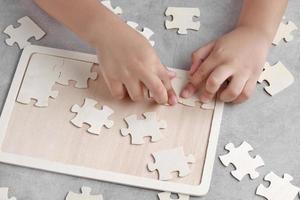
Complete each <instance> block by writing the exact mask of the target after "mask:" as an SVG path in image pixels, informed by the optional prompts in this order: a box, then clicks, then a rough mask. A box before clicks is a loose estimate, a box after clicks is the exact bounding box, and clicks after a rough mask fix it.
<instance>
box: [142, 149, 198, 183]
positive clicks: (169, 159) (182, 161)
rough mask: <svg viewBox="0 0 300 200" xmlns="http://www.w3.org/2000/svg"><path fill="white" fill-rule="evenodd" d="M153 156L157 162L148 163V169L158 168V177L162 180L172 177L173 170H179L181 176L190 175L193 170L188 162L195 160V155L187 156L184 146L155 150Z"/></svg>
mask: <svg viewBox="0 0 300 200" xmlns="http://www.w3.org/2000/svg"><path fill="white" fill-rule="evenodd" d="M152 156H153V158H154V160H155V162H154V163H148V170H149V171H151V172H152V171H155V170H157V171H158V177H159V178H158V179H159V180H162V181H167V180H170V179H172V173H173V172H178V175H179V177H185V176H187V175H189V174H190V172H191V170H190V167H189V165H188V164H189V163H194V162H195V157H194V156H193V155H192V154H190V155H188V156H186V155H185V154H184V151H183V148H182V147H178V148H174V149H169V150H163V151H159V152H155V153H152Z"/></svg>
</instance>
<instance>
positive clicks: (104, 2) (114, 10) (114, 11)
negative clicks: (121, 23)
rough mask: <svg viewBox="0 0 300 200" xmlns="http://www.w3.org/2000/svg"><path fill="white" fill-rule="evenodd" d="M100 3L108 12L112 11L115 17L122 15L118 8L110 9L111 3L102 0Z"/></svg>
mask: <svg viewBox="0 0 300 200" xmlns="http://www.w3.org/2000/svg"><path fill="white" fill-rule="evenodd" d="M100 2H101V3H102V4H103V5H104V6H105V7H106V8H108V9H109V10H110V11H112V12H113V13H115V14H116V15H121V14H122V13H123V10H122V8H120V7H119V6H118V7H115V8H114V7H112V5H111V2H110V1H109V0H104V1H101V0H100Z"/></svg>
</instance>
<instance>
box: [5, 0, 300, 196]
mask: <svg viewBox="0 0 300 200" xmlns="http://www.w3.org/2000/svg"><path fill="white" fill-rule="evenodd" d="M113 3H114V5H120V6H121V7H122V8H123V10H124V14H123V18H124V19H127V20H132V21H136V22H138V23H139V24H141V25H142V26H147V27H150V28H151V29H152V30H153V31H154V32H155V36H154V40H155V41H156V46H155V48H156V49H157V51H158V53H159V55H160V57H161V59H162V61H163V63H164V64H166V65H168V66H176V67H181V68H185V67H186V66H188V65H189V64H190V54H191V52H193V51H194V50H195V49H197V48H198V47H200V46H201V45H203V44H205V43H206V42H208V41H210V40H211V39H214V38H216V37H218V36H220V35H222V34H224V33H226V32H228V31H229V30H231V29H232V28H233V25H234V23H235V21H236V19H237V17H238V15H239V11H240V7H241V4H242V0H222V1H220V0H202V1H200V0H188V1H180V0H164V1H162V0H149V1H136V0H126V1H125V0H113ZM183 5H185V6H197V7H200V8H201V23H202V26H201V29H200V31H198V32H190V33H189V34H188V35H186V36H178V35H177V34H176V33H175V31H167V30H165V29H164V26H163V23H164V19H165V17H164V15H163V13H164V10H165V9H166V8H167V7H168V6H183ZM299 9H300V1H299V0H290V1H289V6H288V9H287V12H286V15H285V16H286V17H287V19H290V20H292V21H294V22H295V23H296V24H297V26H298V27H300V12H299ZM24 15H28V16H30V17H31V18H32V19H34V20H35V21H36V22H37V23H38V24H39V25H40V26H41V27H42V28H43V29H44V30H45V31H46V32H47V36H46V37H45V38H44V39H42V40H41V41H38V42H33V43H34V44H39V45H45V46H50V47H56V48H62V49H69V50H76V51H83V52H88V53H93V50H92V49H91V48H90V47H89V46H88V45H87V44H85V43H83V42H82V41H80V40H79V39H78V38H77V37H76V36H75V35H74V34H73V33H71V32H70V31H69V30H67V29H66V28H65V27H64V26H62V25H60V24H59V23H58V22H56V21H55V20H53V19H52V18H50V17H49V16H47V14H45V13H44V12H43V11H41V10H40V9H39V8H38V7H37V6H35V5H34V4H33V2H32V1H31V0H23V1H20V0H0V31H2V30H3V29H4V28H5V27H6V26H7V25H9V24H14V23H15V22H16V20H17V19H19V18H20V17H23V16H24ZM295 36H296V37H295V39H294V41H293V42H290V43H288V44H283V43H281V44H280V45H279V46H278V47H272V49H271V51H270V56H269V59H268V60H269V61H270V62H271V63H275V62H277V61H279V60H280V61H282V62H283V63H284V64H285V65H286V66H287V67H288V69H289V70H290V71H291V72H292V73H293V74H294V76H295V78H296V81H295V83H294V84H293V85H292V86H291V87H289V88H288V89H286V90H285V91H283V92H281V93H280V94H278V95H276V96H274V97H272V98H271V97H269V96H268V95H266V94H265V92H264V91H263V89H262V86H258V88H257V92H256V94H255V95H254V96H253V97H252V99H251V100H249V101H248V102H246V103H244V104H242V105H235V106H231V105H227V106H226V107H225V112H224V116H223V122H222V127H221V137H220V141H219V145H218V154H223V153H224V152H225V151H224V150H223V147H224V145H225V144H227V143H228V142H230V141H232V142H234V143H236V144H239V143H241V142H242V141H244V140H246V141H248V142H249V143H250V144H251V145H252V146H253V147H254V148H255V151H254V152H253V153H254V154H255V153H259V154H260V155H261V156H262V157H263V159H264V160H265V163H266V166H265V167H264V168H262V169H259V172H260V173H261V175H265V174H266V173H268V172H270V171H274V172H275V173H277V174H280V175H281V174H283V173H290V174H291V175H292V176H294V183H295V184H296V185H298V186H300V171H299V170H300V153H299V152H300V84H299V81H300V73H299V72H300V69H299V67H300V45H299V44H300V32H297V33H296V34H295ZM5 37H6V36H5V35H4V34H0V56H1V57H0V108H2V106H3V103H4V101H5V98H6V94H7V92H8V89H9V86H10V83H11V80H12V77H13V75H14V72H15V68H16V66H17V62H18V59H19V56H20V53H21V51H20V50H18V49H17V48H16V47H8V46H6V45H5V44H4V39H5ZM231 169H232V167H228V168H224V167H222V165H221V164H220V162H219V161H218V160H217V161H216V163H215V168H214V173H213V178H212V184H211V190H210V192H209V194H208V195H207V196H205V197H203V198H202V199H205V200H216V199H232V200H237V199H261V198H260V197H257V196H255V195H254V191H255V188H256V187H257V186H258V185H259V183H261V182H262V177H263V176H260V177H259V178H258V179H257V180H254V181H251V180H249V179H248V178H245V179H244V180H243V181H242V182H237V181H236V180H235V179H233V178H232V177H231V176H230V175H229V171H230V170H231ZM82 185H87V186H90V187H92V188H93V191H94V192H96V193H97V192H100V193H102V194H103V195H104V198H105V200H110V199H111V200H113V199H114V200H121V199H122V200H132V199H149V200H150V199H151V200H154V199H157V197H156V194H157V192H155V191H150V190H143V189H138V188H132V187H126V186H121V185H116V184H110V183H104V182H100V181H92V180H87V179H81V178H76V177H71V176H64V175H58V174H54V173H47V172H42V171H38V170H31V169H26V168H22V167H14V166H10V165H5V164H0V187H1V186H8V187H10V194H13V195H14V196H16V197H17V198H18V199H20V200H40V199H43V200H62V199H64V197H65V195H66V193H67V192H68V191H70V190H73V191H75V192H76V191H79V188H80V187H81V186H82ZM195 199H196V198H195Z"/></svg>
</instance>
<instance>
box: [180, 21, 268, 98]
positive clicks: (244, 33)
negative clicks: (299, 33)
mask: <svg viewBox="0 0 300 200" xmlns="http://www.w3.org/2000/svg"><path fill="white" fill-rule="evenodd" d="M270 44H271V41H269V39H268V37H266V36H265V34H264V33H263V32H262V31H260V30H257V29H254V28H251V27H247V26H240V27H237V28H236V29H235V30H233V31H232V32H230V33H228V34H226V35H224V36H223V37H221V38H219V39H217V40H215V41H212V42H210V43H209V44H207V45H205V46H204V47H202V48H200V49H198V50H197V51H195V52H194V53H193V55H192V66H191V69H190V75H191V79H190V82H189V83H188V84H187V85H186V87H185V88H184V89H183V91H182V92H181V96H182V97H184V98H188V97H190V96H191V95H193V94H194V93H195V92H196V91H197V89H199V87H200V85H202V84H204V85H203V86H204V88H205V89H204V92H203V93H202V94H201V96H200V101H202V102H203V103H207V102H209V101H211V100H212V99H213V98H214V96H215V95H216V93H217V92H218V91H219V90H222V91H221V93H220V100H221V101H224V102H234V103H241V102H243V101H245V100H247V99H248V98H249V97H250V96H251V94H252V93H253V91H254V90H255V87H256V83H257V80H258V78H259V75H260V73H261V72H262V68H263V66H264V63H265V60H266V56H267V53H268V49H269V46H270ZM227 80H228V81H229V84H228V85H225V83H226V82H227ZM222 86H224V87H222Z"/></svg>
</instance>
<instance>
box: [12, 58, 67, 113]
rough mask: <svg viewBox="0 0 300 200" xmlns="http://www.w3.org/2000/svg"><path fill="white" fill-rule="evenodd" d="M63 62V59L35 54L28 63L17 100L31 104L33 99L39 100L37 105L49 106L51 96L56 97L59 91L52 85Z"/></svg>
mask: <svg viewBox="0 0 300 200" xmlns="http://www.w3.org/2000/svg"><path fill="white" fill-rule="evenodd" d="M62 64H63V59H61V58H58V57H54V56H49V55H44V54H33V55H32V57H31V59H30V62H29V64H28V67H27V70H26V74H25V77H24V79H23V82H22V85H21V88H20V91H19V94H18V97H17V101H18V102H19V103H23V104H29V103H30V101H31V99H35V100H36V101H37V102H36V103H35V106H37V107H46V106H48V100H49V97H52V98H56V97H57V95H58V91H53V90H52V87H53V86H54V84H55V81H56V80H57V78H58V76H59V71H58V68H59V67H60V66H61V65H62Z"/></svg>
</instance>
